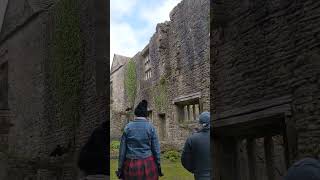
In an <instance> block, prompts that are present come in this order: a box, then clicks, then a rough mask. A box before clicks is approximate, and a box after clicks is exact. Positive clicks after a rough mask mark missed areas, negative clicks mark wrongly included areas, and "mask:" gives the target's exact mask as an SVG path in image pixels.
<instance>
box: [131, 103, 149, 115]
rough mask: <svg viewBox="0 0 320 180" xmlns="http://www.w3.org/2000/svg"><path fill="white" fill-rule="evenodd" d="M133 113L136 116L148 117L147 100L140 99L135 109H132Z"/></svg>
mask: <svg viewBox="0 0 320 180" xmlns="http://www.w3.org/2000/svg"><path fill="white" fill-rule="evenodd" d="M134 115H136V116H137V117H148V102H147V101H146V100H142V101H141V102H140V103H139V104H138V106H137V107H136V109H135V110H134Z"/></svg>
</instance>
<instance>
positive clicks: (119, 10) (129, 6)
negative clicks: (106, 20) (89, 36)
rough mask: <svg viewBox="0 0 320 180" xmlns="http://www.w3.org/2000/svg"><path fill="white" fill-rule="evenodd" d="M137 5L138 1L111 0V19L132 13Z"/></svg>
mask: <svg viewBox="0 0 320 180" xmlns="http://www.w3.org/2000/svg"><path fill="white" fill-rule="evenodd" d="M136 5H137V0H111V1H110V12H111V19H114V18H121V17H122V16H125V15H128V14H130V13H132V11H133V10H134V7H135V6H136Z"/></svg>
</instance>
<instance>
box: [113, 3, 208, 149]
mask: <svg viewBox="0 0 320 180" xmlns="http://www.w3.org/2000/svg"><path fill="white" fill-rule="evenodd" d="M124 48H125V47H124ZM132 67H133V68H132ZM132 69H134V70H135V74H132V73H131V71H132ZM130 73H131V74H130ZM209 76H210V68H209V0H183V1H182V2H181V3H179V4H178V5H177V6H176V7H175V8H174V9H173V10H172V11H171V13H170V21H169V22H164V23H161V24H158V25H157V27H156V33H155V34H154V35H153V36H152V37H151V39H150V41H149V44H148V45H147V46H146V47H145V48H144V49H143V50H142V51H141V52H139V53H137V54H136V55H135V56H134V57H132V58H127V57H123V56H119V55H115V56H114V60H113V66H112V69H111V78H110V80H111V85H112V86H111V91H112V97H111V103H112V104H111V108H112V109H111V138H112V139H119V137H120V136H121V130H122V128H123V127H124V125H125V124H126V123H127V122H128V120H130V119H131V118H132V116H131V115H130V111H132V110H128V109H130V108H132V107H133V104H134V105H136V104H137V103H138V102H139V101H141V100H142V99H146V100H147V101H148V102H149V108H150V109H149V118H150V120H151V121H152V122H153V124H154V125H155V126H156V127H157V130H158V135H159V137H160V141H161V144H162V149H163V150H164V149H166V148H176V149H181V148H182V145H183V144H182V143H184V141H185V139H186V138H187V137H188V136H189V135H190V132H191V131H192V129H193V128H194V125H195V124H196V119H197V116H198V114H199V113H200V112H202V111H209V109H210V103H209V95H210V93H209V84H210V81H209V79H210V77H209ZM132 77H133V78H132ZM130 78H131V79H130ZM133 79H135V82H136V83H135V88H134V90H135V92H134V95H135V100H134V103H132V102H131V99H132V98H131V96H132V95H130V94H132V92H131V91H132V90H131V88H130V86H128V85H127V84H130V83H128V82H131V80H133ZM126 110H127V111H126ZM128 113H129V115H128Z"/></svg>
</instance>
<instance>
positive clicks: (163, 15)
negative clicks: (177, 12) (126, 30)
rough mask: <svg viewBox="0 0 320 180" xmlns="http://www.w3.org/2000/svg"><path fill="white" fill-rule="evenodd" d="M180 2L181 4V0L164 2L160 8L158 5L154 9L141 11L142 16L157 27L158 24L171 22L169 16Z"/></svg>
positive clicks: (164, 0)
mask: <svg viewBox="0 0 320 180" xmlns="http://www.w3.org/2000/svg"><path fill="white" fill-rule="evenodd" d="M179 2H181V0H163V2H162V4H160V6H158V4H156V5H154V6H152V7H150V6H149V7H148V6H146V7H145V9H144V10H143V11H140V12H141V14H140V15H141V17H142V18H143V19H144V20H146V21H148V22H149V23H151V24H152V25H153V26H154V27H155V25H156V24H158V23H161V22H164V21H167V20H170V18H169V14H170V12H171V10H172V9H173V8H174V7H175V6H176V5H177V4H178V3H179Z"/></svg>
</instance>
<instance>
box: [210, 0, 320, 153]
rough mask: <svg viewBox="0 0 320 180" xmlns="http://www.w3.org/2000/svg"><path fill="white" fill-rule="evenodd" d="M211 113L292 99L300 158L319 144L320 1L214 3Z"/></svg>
mask: <svg viewBox="0 0 320 180" xmlns="http://www.w3.org/2000/svg"><path fill="white" fill-rule="evenodd" d="M211 3H212V6H211V7H212V22H211V28H212V29H211V35H212V36H211V58H212V66H211V67H212V68H211V71H212V75H213V76H212V77H211V78H212V80H213V81H214V82H213V83H212V89H213V91H212V94H214V97H213V96H212V97H211V102H212V106H211V108H212V109H211V111H212V112H214V114H216V115H217V114H221V113H222V112H226V111H230V110H232V109H234V108H240V107H244V106H247V105H250V104H253V103H258V102H263V101H267V100H269V99H273V98H278V97H283V96H286V95H289V96H291V97H292V102H291V112H292V117H291V118H292V120H293V121H294V122H295V126H296V130H297V133H298V136H297V143H298V145H297V148H298V152H297V154H295V158H296V159H299V158H301V157H304V156H306V155H310V153H311V152H312V151H314V149H315V148H316V146H317V145H318V144H319V143H320V126H319V122H320V120H319V119H320V91H319V88H320V81H319V77H320V41H319V39H320V36H319V34H320V29H319V28H318V27H319V25H320V17H319V16H318V14H319V11H320V2H318V1H312V0H304V1H289V0H271V1H264V0H254V1H248V0H241V1H232V0H230V1H211Z"/></svg>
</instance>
